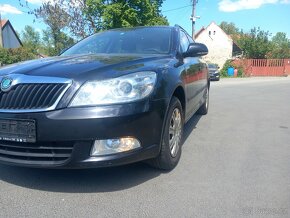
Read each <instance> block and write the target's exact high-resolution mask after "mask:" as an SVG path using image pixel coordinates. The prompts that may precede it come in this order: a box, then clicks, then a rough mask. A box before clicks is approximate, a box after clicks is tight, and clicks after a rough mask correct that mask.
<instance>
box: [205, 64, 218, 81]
mask: <svg viewBox="0 0 290 218" xmlns="http://www.w3.org/2000/svg"><path fill="white" fill-rule="evenodd" d="M208 71H209V75H210V79H211V80H215V81H219V80H220V72H219V67H218V65H216V64H208Z"/></svg>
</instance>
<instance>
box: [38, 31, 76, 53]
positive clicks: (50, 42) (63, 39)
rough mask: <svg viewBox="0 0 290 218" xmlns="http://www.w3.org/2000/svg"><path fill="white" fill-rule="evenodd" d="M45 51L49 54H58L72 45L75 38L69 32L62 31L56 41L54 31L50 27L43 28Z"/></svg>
mask: <svg viewBox="0 0 290 218" xmlns="http://www.w3.org/2000/svg"><path fill="white" fill-rule="evenodd" d="M42 34H43V38H42V40H43V51H44V53H45V54H47V55H49V56H55V55H58V54H59V53H60V52H61V51H62V50H63V49H65V48H68V47H70V46H72V45H73V44H74V43H75V42H74V39H73V38H71V37H69V36H68V35H67V34H65V33H63V32H60V33H59V34H58V36H57V40H58V41H54V40H55V38H54V37H53V32H52V30H50V29H49V28H47V29H46V30H43V32H42Z"/></svg>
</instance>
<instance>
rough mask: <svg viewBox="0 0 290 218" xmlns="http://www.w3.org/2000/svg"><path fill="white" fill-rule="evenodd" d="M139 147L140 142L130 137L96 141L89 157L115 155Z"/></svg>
mask: <svg viewBox="0 0 290 218" xmlns="http://www.w3.org/2000/svg"><path fill="white" fill-rule="evenodd" d="M139 147H141V145H140V142H139V141H138V140H137V139H135V138H132V137H124V138H119V139H106V140H96V141H95V143H94V145H93V148H92V151H91V156H100V155H107V154H115V153H120V152H125V151H130V150H133V149H135V148H139Z"/></svg>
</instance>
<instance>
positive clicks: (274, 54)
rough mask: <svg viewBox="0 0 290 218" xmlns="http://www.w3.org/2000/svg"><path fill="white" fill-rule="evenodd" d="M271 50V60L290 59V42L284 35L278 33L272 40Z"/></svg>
mask: <svg viewBox="0 0 290 218" xmlns="http://www.w3.org/2000/svg"><path fill="white" fill-rule="evenodd" d="M272 43H273V50H272V51H271V52H270V56H271V58H278V59H283V58H290V40H289V39H288V38H287V36H286V33H282V32H278V33H276V35H275V36H274V37H273V38H272Z"/></svg>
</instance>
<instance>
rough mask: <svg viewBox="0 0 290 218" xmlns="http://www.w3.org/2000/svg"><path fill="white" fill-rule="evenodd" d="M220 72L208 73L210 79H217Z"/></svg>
mask: <svg viewBox="0 0 290 218" xmlns="http://www.w3.org/2000/svg"><path fill="white" fill-rule="evenodd" d="M219 79H220V74H219V73H212V74H210V80H219Z"/></svg>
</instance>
